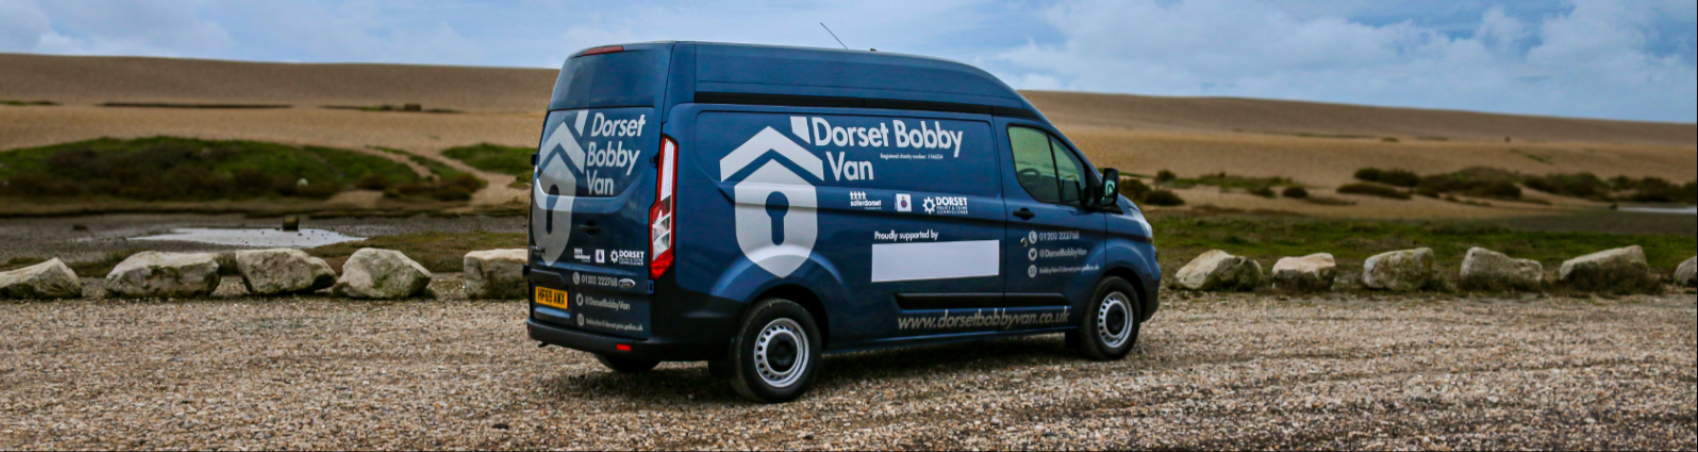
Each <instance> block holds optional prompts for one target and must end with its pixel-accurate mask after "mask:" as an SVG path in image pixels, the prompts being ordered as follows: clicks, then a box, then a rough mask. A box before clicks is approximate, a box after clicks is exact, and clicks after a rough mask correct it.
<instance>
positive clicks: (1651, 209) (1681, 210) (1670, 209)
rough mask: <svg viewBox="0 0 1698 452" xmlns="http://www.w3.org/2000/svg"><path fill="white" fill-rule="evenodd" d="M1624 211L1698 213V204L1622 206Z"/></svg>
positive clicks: (1668, 213)
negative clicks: (1688, 205)
mask: <svg viewBox="0 0 1698 452" xmlns="http://www.w3.org/2000/svg"><path fill="white" fill-rule="evenodd" d="M1620 210H1621V211H1622V212H1633V213H1660V214H1664V215H1698V206H1692V207H1622V208H1621V209H1620Z"/></svg>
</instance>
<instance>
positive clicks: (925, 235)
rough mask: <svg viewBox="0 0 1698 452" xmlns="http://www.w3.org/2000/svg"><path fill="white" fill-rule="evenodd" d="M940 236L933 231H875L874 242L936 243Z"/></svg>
mask: <svg viewBox="0 0 1698 452" xmlns="http://www.w3.org/2000/svg"><path fill="white" fill-rule="evenodd" d="M938 235H939V234H938V233H937V231H934V230H931V229H927V230H924V231H914V232H896V231H895V230H891V231H890V232H879V231H873V240H875V241H881V242H897V241H901V242H912V241H916V240H928V241H933V242H935V241H937V238H938Z"/></svg>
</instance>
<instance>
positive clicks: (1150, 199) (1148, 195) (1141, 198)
mask: <svg viewBox="0 0 1698 452" xmlns="http://www.w3.org/2000/svg"><path fill="white" fill-rule="evenodd" d="M1163 173H1165V174H1169V175H1171V174H1172V173H1167V172H1165V171H1164V172H1163ZM1120 194H1121V196H1125V197H1126V199H1130V200H1132V202H1133V203H1134V204H1138V205H1140V206H1158V207H1179V206H1183V205H1185V200H1184V199H1181V198H1180V197H1179V195H1177V194H1174V193H1173V192H1172V191H1168V190H1156V189H1154V188H1151V187H1150V186H1149V185H1146V184H1144V181H1141V180H1138V179H1129V178H1122V179H1121V181H1120Z"/></svg>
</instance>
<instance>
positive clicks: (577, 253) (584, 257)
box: [572, 248, 590, 262]
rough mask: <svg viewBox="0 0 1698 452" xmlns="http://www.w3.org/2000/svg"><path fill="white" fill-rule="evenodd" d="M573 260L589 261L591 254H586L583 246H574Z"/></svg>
mask: <svg viewBox="0 0 1698 452" xmlns="http://www.w3.org/2000/svg"><path fill="white" fill-rule="evenodd" d="M572 260H575V261H578V262H589V261H590V255H588V254H584V249H583V248H572Z"/></svg>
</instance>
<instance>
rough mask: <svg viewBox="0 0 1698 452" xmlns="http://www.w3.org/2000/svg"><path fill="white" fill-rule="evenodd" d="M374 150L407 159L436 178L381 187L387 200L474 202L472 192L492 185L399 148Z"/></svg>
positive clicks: (444, 164)
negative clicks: (426, 199)
mask: <svg viewBox="0 0 1698 452" xmlns="http://www.w3.org/2000/svg"><path fill="white" fill-rule="evenodd" d="M372 148H373V149H377V150H379V151H383V152H388V153H390V154H395V155H399V156H402V157H406V158H407V160H410V161H412V162H413V163H416V164H418V165H419V166H423V167H425V168H426V169H429V170H430V174H431V175H432V176H435V179H434V180H428V181H418V182H408V183H401V184H391V185H387V186H385V187H384V188H382V190H383V196H385V197H388V198H394V199H409V198H412V199H420V198H429V199H435V200H437V201H465V200H469V199H472V194H473V193H477V191H478V190H481V189H483V188H484V187H485V186H487V185H489V182H485V181H484V180H483V179H479V178H478V177H477V176H473V175H471V174H470V173H467V172H465V171H460V170H457V169H454V167H452V166H448V164H446V163H442V162H439V161H436V160H434V159H430V158H426V157H424V156H420V155H418V154H412V153H409V152H406V151H402V150H399V149H393V148H385V147H376V146H373V147H372ZM371 185H372V186H376V185H377V184H375V183H374V184H371Z"/></svg>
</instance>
